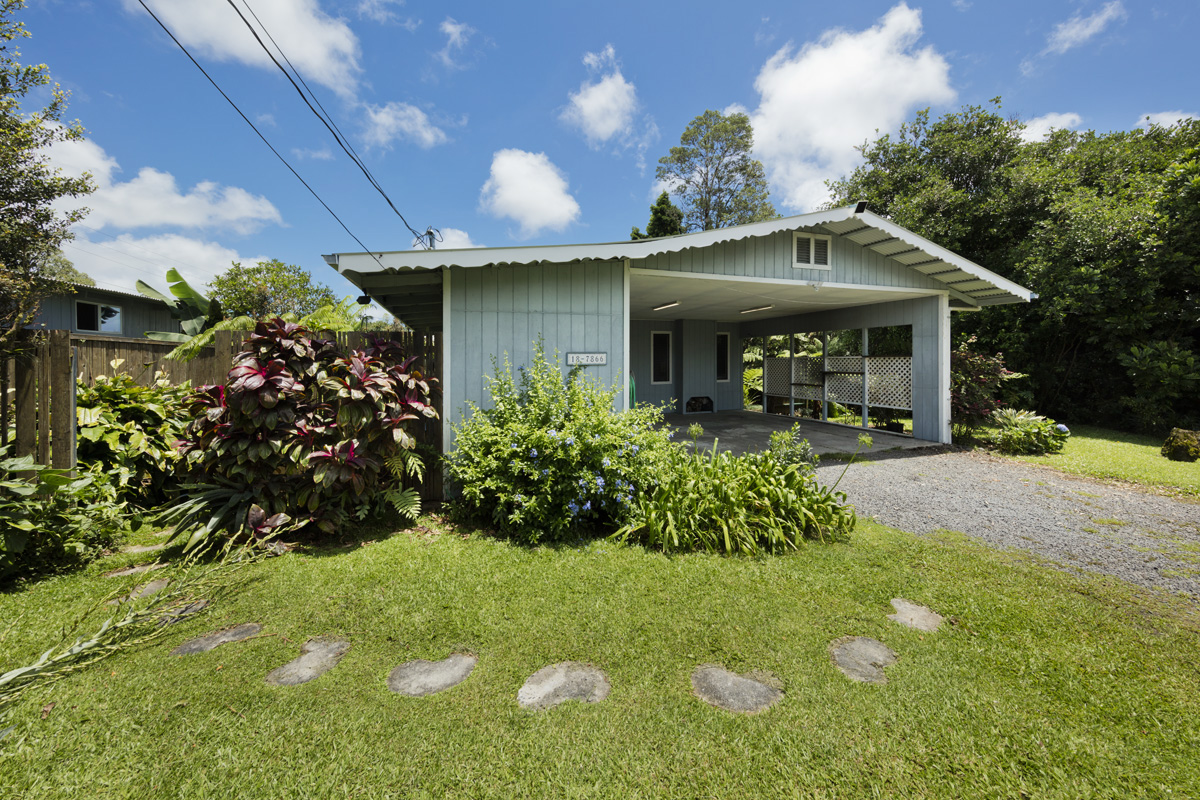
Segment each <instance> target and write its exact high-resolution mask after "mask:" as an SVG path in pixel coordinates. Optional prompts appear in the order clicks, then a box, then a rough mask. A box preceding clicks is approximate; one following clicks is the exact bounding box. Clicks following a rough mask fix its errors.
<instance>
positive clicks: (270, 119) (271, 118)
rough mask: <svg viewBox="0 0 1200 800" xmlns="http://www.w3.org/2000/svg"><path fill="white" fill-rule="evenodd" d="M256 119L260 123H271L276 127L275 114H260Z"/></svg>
mask: <svg viewBox="0 0 1200 800" xmlns="http://www.w3.org/2000/svg"><path fill="white" fill-rule="evenodd" d="M254 119H255V120H257V121H258V124H259V125H269V126H271V127H272V128H274V127H275V115H274V114H259V115H258V116H256V117H255V118H254Z"/></svg>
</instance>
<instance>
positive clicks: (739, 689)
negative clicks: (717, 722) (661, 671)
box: [692, 664, 783, 714]
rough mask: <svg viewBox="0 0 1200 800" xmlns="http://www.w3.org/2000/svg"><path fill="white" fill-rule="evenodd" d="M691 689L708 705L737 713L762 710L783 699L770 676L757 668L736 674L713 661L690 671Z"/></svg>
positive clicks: (777, 685) (781, 692)
mask: <svg viewBox="0 0 1200 800" xmlns="http://www.w3.org/2000/svg"><path fill="white" fill-rule="evenodd" d="M692 690H693V691H694V692H695V693H696V696H697V697H699V698H700V699H701V700H703V701H704V702H706V703H708V704H709V705H710V706H716V707H717V708H723V709H725V710H726V711H733V712H735V713H738V714H754V713H757V712H759V711H765V710H766V709H768V708H770V707H771V706H773V705H775V704H776V703H778V702H779V701H780V700H782V699H783V690H782V688H780V685H779V679H778V678H776V677H775V676H774V675H771V674H770V673H768V672H759V671H754V672H748V673H746V674H745V675H738V674H737V673H734V672H730V671H729V670H727V669H725V668H724V667H721V666H718V665H716V664H705V665H702V666H699V667H696V669H694V670H692Z"/></svg>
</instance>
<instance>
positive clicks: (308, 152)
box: [292, 147, 333, 161]
mask: <svg viewBox="0 0 1200 800" xmlns="http://www.w3.org/2000/svg"><path fill="white" fill-rule="evenodd" d="M292 155H294V156H295V157H296V158H299V159H301V160H303V159H308V160H311V161H333V151H332V150H330V149H329V148H328V147H322V148H320V149H319V150H314V149H312V148H309V147H293V148H292Z"/></svg>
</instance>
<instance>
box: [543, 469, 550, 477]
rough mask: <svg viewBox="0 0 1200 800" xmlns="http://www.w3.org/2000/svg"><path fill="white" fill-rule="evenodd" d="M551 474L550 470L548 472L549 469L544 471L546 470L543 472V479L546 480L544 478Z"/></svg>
mask: <svg viewBox="0 0 1200 800" xmlns="http://www.w3.org/2000/svg"><path fill="white" fill-rule="evenodd" d="M549 474H550V470H548V469H544V470H542V477H543V478H544V477H546V476H547V475H549Z"/></svg>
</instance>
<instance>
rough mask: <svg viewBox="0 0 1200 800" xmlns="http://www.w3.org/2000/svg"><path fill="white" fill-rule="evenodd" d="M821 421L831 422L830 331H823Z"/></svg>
mask: <svg viewBox="0 0 1200 800" xmlns="http://www.w3.org/2000/svg"><path fill="white" fill-rule="evenodd" d="M821 419H822V420H823V421H825V422H828V421H829V331H821Z"/></svg>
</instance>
